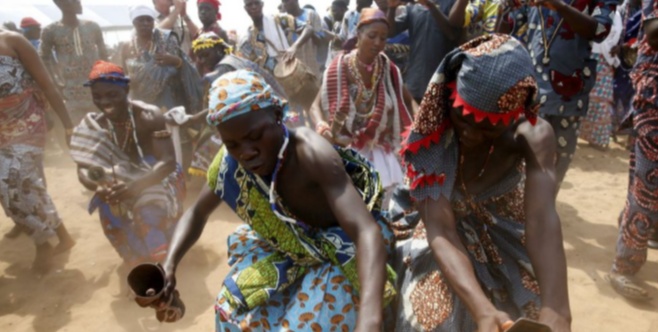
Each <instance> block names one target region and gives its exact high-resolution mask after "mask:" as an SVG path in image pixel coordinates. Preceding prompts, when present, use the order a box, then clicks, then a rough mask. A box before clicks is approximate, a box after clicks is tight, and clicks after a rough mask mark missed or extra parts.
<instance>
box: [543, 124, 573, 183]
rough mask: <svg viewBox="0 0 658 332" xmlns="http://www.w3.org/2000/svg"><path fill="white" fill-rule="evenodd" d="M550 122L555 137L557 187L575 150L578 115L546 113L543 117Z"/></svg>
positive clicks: (562, 179)
mask: <svg viewBox="0 0 658 332" xmlns="http://www.w3.org/2000/svg"><path fill="white" fill-rule="evenodd" d="M544 118H545V119H546V121H548V122H549V123H550V124H551V127H553V131H554V132H555V138H556V139H557V161H556V166H555V172H556V174H555V175H556V177H557V183H558V188H559V186H560V185H562V181H564V177H565V176H566V174H567V170H568V169H569V165H570V164H571V160H572V159H573V154H574V152H576V144H577V143H578V128H579V127H580V120H581V118H580V117H575V116H572V117H564V116H556V115H547V116H545V117H544Z"/></svg>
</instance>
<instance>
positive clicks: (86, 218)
mask: <svg viewBox="0 0 658 332" xmlns="http://www.w3.org/2000/svg"><path fill="white" fill-rule="evenodd" d="M627 169H628V153H627V152H625V151H624V150H623V149H622V148H621V146H620V145H617V144H613V146H612V149H611V150H609V151H608V152H599V151H596V150H593V149H591V148H589V147H587V146H586V145H584V144H581V145H580V146H579V148H578V152H577V153H576V157H575V160H574V162H573V167H572V169H571V171H570V172H569V174H568V176H567V179H566V182H565V184H564V187H563V190H562V192H561V193H560V197H559V202H558V211H559V213H560V216H561V219H562V225H563V230H564V246H565V249H566V252H567V256H568V264H569V290H570V295H571V306H572V311H573V316H574V324H573V330H574V331H601V332H604V331H611V332H612V331H614V332H617V331H624V332H635V331H641V332H645V331H658V309H657V306H658V300H653V302H650V303H649V304H646V305H636V304H633V303H630V302H628V301H625V300H624V299H623V298H621V297H620V296H618V295H617V294H616V293H615V292H614V291H613V290H612V289H611V288H610V287H609V285H608V283H607V282H606V281H605V279H604V276H605V274H606V272H607V271H608V269H609V267H610V262H611V260H612V257H613V254H614V246H615V240H616V237H617V227H616V223H617V216H618V214H619V211H620V210H621V208H622V206H623V204H624V198H625V194H626V184H627ZM46 176H47V179H48V183H49V185H50V188H49V191H50V194H51V195H52V196H53V198H54V200H55V204H56V205H57V208H58V209H59V212H60V215H61V217H62V218H63V220H64V222H65V223H66V226H67V227H68V228H69V230H70V232H71V234H72V235H73V237H74V238H75V240H76V241H77V245H76V247H74V248H73V250H72V251H71V252H70V254H68V255H63V256H61V257H58V258H57V259H56V264H57V267H56V268H55V269H54V270H53V271H52V272H51V273H49V274H47V275H45V276H44V277H42V278H36V277H35V276H33V275H32V274H31V273H30V271H29V268H30V264H31V262H32V259H33V257H34V245H33V244H32V242H31V240H30V239H29V238H28V237H25V236H22V237H20V238H18V239H15V240H7V239H4V238H0V272H1V274H0V331H37V332H54V331H71V332H77V331H212V330H213V326H214V315H213V310H212V304H213V299H214V297H215V294H216V292H217V291H218V290H219V288H220V285H221V281H222V279H223V276H224V274H225V273H226V271H227V269H228V268H227V265H226V236H227V234H228V233H229V232H230V231H232V230H233V229H234V228H235V227H236V226H237V225H239V220H238V219H237V218H236V216H235V215H234V214H233V213H232V212H231V211H230V210H228V209H227V208H226V207H222V208H221V209H219V210H218V211H216V212H215V214H214V215H213V217H212V219H211V221H210V222H209V224H208V226H207V227H206V230H205V232H204V234H203V236H202V238H201V240H200V241H199V242H198V243H197V245H196V246H195V247H194V248H193V249H192V250H191V251H190V252H189V253H188V255H187V256H186V258H185V259H184V261H183V263H182V265H181V267H180V268H179V271H180V272H179V274H178V284H179V289H180V291H181V294H182V299H183V300H184V301H185V303H186V304H187V314H186V316H185V318H184V319H183V320H182V321H180V322H179V323H176V324H160V323H158V322H157V320H156V319H155V317H154V314H153V311H152V310H150V309H141V308H139V307H138V306H137V305H136V304H134V303H133V302H132V301H131V300H129V299H128V298H127V296H126V294H127V290H126V288H125V286H123V284H124V282H123V280H120V277H119V273H118V267H119V264H120V259H119V256H118V255H117V253H116V252H115V251H114V249H113V248H112V247H111V246H110V244H109V242H108V241H107V240H106V239H105V237H104V236H103V233H102V231H101V229H100V225H99V222H98V219H97V218H98V217H97V215H93V216H90V215H89V214H88V213H87V212H86V205H87V202H88V200H89V197H88V196H87V195H86V194H85V193H83V191H82V190H81V186H80V185H79V184H78V182H77V179H76V175H75V171H74V169H73V164H72V162H71V161H69V160H68V159H66V158H62V157H59V159H54V158H52V157H51V158H48V160H47V168H46ZM188 196H189V197H188V202H189V201H191V200H192V199H193V198H194V196H196V193H192V194H189V195H188ZM12 225H13V223H12V222H11V221H10V220H9V219H8V218H7V217H5V216H4V215H2V216H0V234H4V233H6V232H7V231H9V229H10V228H11V227H12ZM639 277H640V278H642V279H644V280H646V281H647V282H648V285H649V287H650V289H651V294H652V296H653V297H654V298H658V251H652V252H650V254H649V261H648V262H647V264H646V265H645V266H644V268H643V269H642V271H641V272H640V274H639Z"/></svg>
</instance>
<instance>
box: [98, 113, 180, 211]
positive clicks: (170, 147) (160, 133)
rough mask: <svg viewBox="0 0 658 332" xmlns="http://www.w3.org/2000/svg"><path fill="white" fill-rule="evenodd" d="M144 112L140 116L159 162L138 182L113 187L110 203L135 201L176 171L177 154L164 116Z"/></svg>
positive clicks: (109, 198) (109, 197)
mask: <svg viewBox="0 0 658 332" xmlns="http://www.w3.org/2000/svg"><path fill="white" fill-rule="evenodd" d="M144 112H146V111H142V114H139V116H140V117H141V119H140V120H141V121H142V122H145V123H146V124H147V125H146V127H147V128H145V129H146V130H147V131H148V132H149V135H150V136H151V140H152V142H151V146H152V148H153V156H154V157H155V159H156V160H157V162H156V163H155V165H153V166H152V168H151V171H150V172H148V173H146V174H144V176H142V177H140V178H138V179H137V180H134V181H132V182H130V183H119V184H116V185H114V186H112V188H111V191H110V193H109V194H108V200H109V201H110V202H118V201H124V200H127V199H133V198H135V197H137V196H138V195H139V194H140V193H141V192H142V191H144V190H146V189H147V188H149V187H152V186H154V185H156V184H159V183H160V182H161V181H162V180H163V179H164V178H166V177H167V176H168V175H169V174H171V173H172V172H173V171H175V170H176V159H175V155H176V152H175V150H174V144H173V143H172V141H171V137H170V136H169V135H165V134H164V133H167V127H166V124H165V119H164V116H163V115H162V114H160V113H159V112H149V113H148V114H145V113H144Z"/></svg>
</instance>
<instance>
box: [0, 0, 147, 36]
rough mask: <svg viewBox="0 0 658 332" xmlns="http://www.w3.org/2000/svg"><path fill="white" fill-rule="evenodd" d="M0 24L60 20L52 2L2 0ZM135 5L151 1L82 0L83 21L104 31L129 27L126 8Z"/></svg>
mask: <svg viewBox="0 0 658 332" xmlns="http://www.w3.org/2000/svg"><path fill="white" fill-rule="evenodd" d="M0 2H2V3H3V4H2V10H1V11H0V22H7V21H12V22H14V23H16V25H17V26H18V25H19V23H20V21H21V19H23V18H24V17H32V18H34V19H35V20H37V21H38V22H39V23H41V26H45V25H48V24H50V23H52V22H54V21H57V20H59V19H60V18H61V13H60V11H59V9H57V6H55V3H54V2H53V1H52V0H24V1H20V2H14V1H10V0H2V1H0ZM136 4H145V5H151V0H83V1H82V8H83V13H82V15H81V16H80V17H81V18H83V19H87V20H91V21H94V22H96V23H98V25H100V26H101V27H102V28H104V29H108V28H109V29H111V28H114V27H130V26H132V22H131V21H130V18H129V17H128V7H130V6H134V5H136Z"/></svg>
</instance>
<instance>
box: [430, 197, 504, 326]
mask: <svg viewBox="0 0 658 332" xmlns="http://www.w3.org/2000/svg"><path fill="white" fill-rule="evenodd" d="M418 212H419V213H420V215H421V219H422V220H423V221H424V223H425V228H426V230H427V241H428V243H429V246H430V248H431V250H432V254H433V255H434V259H435V260H436V262H437V263H438V265H439V268H440V269H441V271H442V273H443V275H444V277H445V278H446V280H447V281H448V283H449V284H450V286H451V287H452V288H453V289H454V290H455V292H456V293H457V296H459V298H460V299H461V300H462V301H463V302H464V303H465V304H466V306H467V307H468V309H469V311H470V312H471V315H472V316H473V318H474V319H475V320H476V321H477V322H478V328H479V330H478V331H485V328H486V327H485V326H484V324H483V323H482V322H484V321H486V320H490V321H491V322H490V324H491V325H490V326H491V329H490V330H489V331H495V329H494V328H495V327H496V326H500V325H501V324H503V323H505V321H506V320H508V319H509V318H508V317H506V315H504V314H503V315H501V314H500V313H499V312H498V311H497V309H496V307H494V305H493V304H492V303H491V301H489V299H488V298H487V296H486V295H485V294H484V292H483V291H482V288H481V287H480V284H479V282H478V280H477V278H476V276H475V271H474V270H473V265H472V264H471V261H470V260H469V258H468V254H467V252H466V249H465V248H464V245H463V244H462V242H461V240H460V238H459V235H458V234H457V226H456V222H455V216H454V214H453V211H452V207H451V206H450V202H448V200H447V199H446V198H445V197H443V196H441V197H440V198H439V200H432V199H426V200H424V201H422V202H420V203H419V204H418ZM496 316H498V317H497V318H496Z"/></svg>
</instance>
